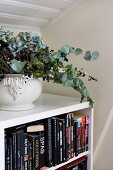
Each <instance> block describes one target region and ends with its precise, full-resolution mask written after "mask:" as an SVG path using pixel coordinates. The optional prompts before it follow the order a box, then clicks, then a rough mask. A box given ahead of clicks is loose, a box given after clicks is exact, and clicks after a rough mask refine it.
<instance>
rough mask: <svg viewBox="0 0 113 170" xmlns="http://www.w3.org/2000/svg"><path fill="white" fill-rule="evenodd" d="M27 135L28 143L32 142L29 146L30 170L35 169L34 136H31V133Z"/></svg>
mask: <svg viewBox="0 0 113 170" xmlns="http://www.w3.org/2000/svg"><path fill="white" fill-rule="evenodd" d="M28 137H29V141H30V143H31V144H32V147H31V146H30V151H31V148H32V170H35V137H33V136H31V135H30V136H28ZM30 163H31V162H30Z"/></svg>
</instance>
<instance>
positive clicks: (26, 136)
mask: <svg viewBox="0 0 113 170" xmlns="http://www.w3.org/2000/svg"><path fill="white" fill-rule="evenodd" d="M28 158H29V157H28V135H27V133H24V170H28Z"/></svg>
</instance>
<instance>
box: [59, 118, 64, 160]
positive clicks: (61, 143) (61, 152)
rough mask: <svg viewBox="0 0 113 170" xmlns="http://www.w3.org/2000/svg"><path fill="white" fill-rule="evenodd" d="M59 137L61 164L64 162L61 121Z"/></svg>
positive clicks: (61, 123)
mask: <svg viewBox="0 0 113 170" xmlns="http://www.w3.org/2000/svg"><path fill="white" fill-rule="evenodd" d="M59 135H60V163H62V162H63V122H62V121H61V120H60V121H59Z"/></svg>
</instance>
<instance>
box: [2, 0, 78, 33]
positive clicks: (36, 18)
mask: <svg viewBox="0 0 113 170" xmlns="http://www.w3.org/2000/svg"><path fill="white" fill-rule="evenodd" d="M75 1H76V0H0V26H6V27H9V28H10V27H12V28H17V29H27V30H31V29H32V30H40V29H42V28H45V27H46V26H47V25H48V24H50V23H51V22H53V21H54V20H56V18H57V17H59V16H60V15H61V14H62V13H63V12H64V11H66V10H67V9H69V7H71V6H72V5H73V3H75Z"/></svg>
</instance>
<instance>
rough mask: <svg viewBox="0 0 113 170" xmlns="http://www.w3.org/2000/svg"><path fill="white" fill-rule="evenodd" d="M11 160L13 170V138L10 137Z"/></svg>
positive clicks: (11, 169)
mask: <svg viewBox="0 0 113 170" xmlns="http://www.w3.org/2000/svg"><path fill="white" fill-rule="evenodd" d="M9 154H10V155H9V160H10V168H9V169H10V170H13V167H12V166H13V140H12V138H9Z"/></svg>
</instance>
